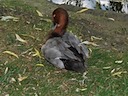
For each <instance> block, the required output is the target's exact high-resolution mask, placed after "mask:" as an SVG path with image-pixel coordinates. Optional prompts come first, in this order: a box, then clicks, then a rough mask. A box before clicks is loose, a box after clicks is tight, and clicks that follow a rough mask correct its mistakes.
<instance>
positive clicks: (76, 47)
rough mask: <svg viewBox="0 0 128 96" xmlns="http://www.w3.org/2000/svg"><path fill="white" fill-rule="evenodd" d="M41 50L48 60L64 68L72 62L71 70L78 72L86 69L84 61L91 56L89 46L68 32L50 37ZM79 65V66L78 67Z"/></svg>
mask: <svg viewBox="0 0 128 96" xmlns="http://www.w3.org/2000/svg"><path fill="white" fill-rule="evenodd" d="M71 48H72V49H71ZM41 51H42V53H43V55H44V57H45V58H46V60H47V61H49V62H50V63H51V64H53V65H54V66H56V67H58V68H60V69H63V68H67V67H66V66H68V64H69V63H70V64H69V65H70V66H71V67H73V68H71V70H73V71H78V72H79V70H80V71H81V70H82V71H83V70H84V69H85V66H86V65H85V63H84V62H86V61H85V59H86V58H88V57H89V51H88V49H87V47H86V46H85V45H83V44H82V43H81V41H80V40H79V39H78V38H77V37H76V36H75V35H73V34H72V33H68V32H66V33H65V34H64V35H63V36H62V37H54V38H50V39H48V40H47V41H46V43H45V44H44V45H43V46H42V48H41ZM77 54H78V55H77ZM70 66H69V67H70ZM77 67H79V68H78V69H77ZM67 69H70V68H67Z"/></svg>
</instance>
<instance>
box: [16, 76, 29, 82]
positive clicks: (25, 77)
mask: <svg viewBox="0 0 128 96" xmlns="http://www.w3.org/2000/svg"><path fill="white" fill-rule="evenodd" d="M27 78H28V76H23V77H22V76H21V75H19V78H18V81H19V82H21V81H23V80H25V79H27Z"/></svg>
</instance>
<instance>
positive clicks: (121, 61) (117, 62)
mask: <svg viewBox="0 0 128 96" xmlns="http://www.w3.org/2000/svg"><path fill="white" fill-rule="evenodd" d="M115 63H116V64H121V63H123V60H118V61H115Z"/></svg>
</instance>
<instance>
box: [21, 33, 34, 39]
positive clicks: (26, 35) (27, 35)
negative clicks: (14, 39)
mask: <svg viewBox="0 0 128 96" xmlns="http://www.w3.org/2000/svg"><path fill="white" fill-rule="evenodd" d="M21 35H22V36H25V37H30V38H32V39H35V37H34V36H32V35H29V34H21Z"/></svg>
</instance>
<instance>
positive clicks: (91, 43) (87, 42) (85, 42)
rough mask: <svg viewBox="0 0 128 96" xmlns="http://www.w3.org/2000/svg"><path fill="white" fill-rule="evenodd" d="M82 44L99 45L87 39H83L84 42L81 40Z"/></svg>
mask: <svg viewBox="0 0 128 96" xmlns="http://www.w3.org/2000/svg"><path fill="white" fill-rule="evenodd" d="M82 44H86V45H93V46H95V47H97V46H99V45H97V44H95V43H93V42H89V41H84V42H82Z"/></svg>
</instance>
